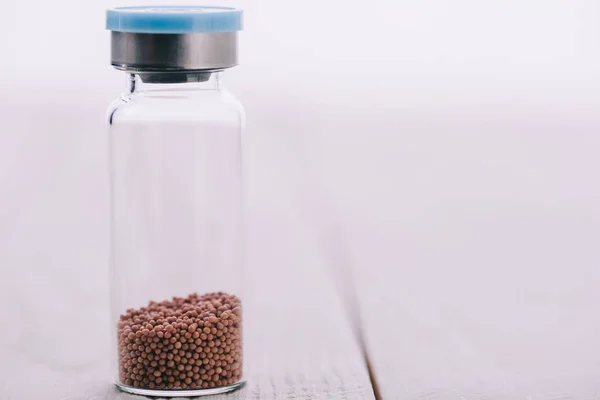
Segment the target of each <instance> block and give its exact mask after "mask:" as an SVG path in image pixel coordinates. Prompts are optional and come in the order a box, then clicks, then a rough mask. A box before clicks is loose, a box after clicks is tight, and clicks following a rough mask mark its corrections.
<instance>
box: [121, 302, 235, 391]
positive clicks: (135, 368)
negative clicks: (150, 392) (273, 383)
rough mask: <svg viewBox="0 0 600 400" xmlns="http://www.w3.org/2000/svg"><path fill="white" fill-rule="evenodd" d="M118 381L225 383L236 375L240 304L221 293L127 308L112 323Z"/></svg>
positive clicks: (161, 385)
mask: <svg viewBox="0 0 600 400" xmlns="http://www.w3.org/2000/svg"><path fill="white" fill-rule="evenodd" d="M118 341H119V378H120V381H121V383H123V384H125V385H129V386H134V387H138V388H150V389H199V388H205V389H206V388H216V387H220V386H225V385H230V384H233V383H235V382H237V381H239V380H240V378H241V377H242V307H241V302H240V300H239V299H238V298H237V297H235V296H233V295H229V294H226V293H223V292H216V293H207V294H205V295H202V296H199V295H198V294H197V293H194V294H191V295H189V296H188V297H187V298H177V297H175V298H173V300H172V301H163V302H160V303H156V302H153V301H151V302H150V304H149V305H148V306H147V307H142V308H140V309H138V310H134V309H129V310H127V312H126V313H125V314H123V315H121V319H120V321H119V323H118Z"/></svg>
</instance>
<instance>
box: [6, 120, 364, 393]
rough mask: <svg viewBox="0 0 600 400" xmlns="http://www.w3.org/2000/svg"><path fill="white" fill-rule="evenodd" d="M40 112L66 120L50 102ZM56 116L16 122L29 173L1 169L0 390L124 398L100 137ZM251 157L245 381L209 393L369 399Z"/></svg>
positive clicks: (316, 267)
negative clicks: (18, 177)
mask: <svg viewBox="0 0 600 400" xmlns="http://www.w3.org/2000/svg"><path fill="white" fill-rule="evenodd" d="M87 117H88V118H89V116H87ZM42 118H46V119H47V120H49V121H52V122H54V123H56V124H57V125H60V124H67V122H65V121H63V122H61V118H60V117H56V118H53V117H52V115H51V112H49V115H45V116H42ZM26 124H27V123H26ZM68 124H70V126H69V127H61V126H53V129H54V132H56V136H58V137H56V136H55V137H54V138H52V140H50V139H49V138H46V137H44V136H43V135H40V136H36V137H34V136H33V135H29V134H28V133H27V132H28V127H27V125H25V126H20V127H16V129H17V133H18V129H22V130H23V132H22V133H23V135H24V137H25V139H24V140H25V141H26V143H25V144H26V148H29V149H38V150H37V153H36V154H31V156H32V157H33V158H35V157H39V158H38V160H42V161H40V163H39V164H35V165H34V166H30V167H29V170H28V171H27V174H28V176H29V179H31V180H32V182H38V183H39V184H35V185H34V184H32V185H28V184H27V182H25V184H26V185H25V186H22V187H20V188H19V187H18V185H17V182H12V181H11V180H10V179H8V180H7V181H5V184H6V186H7V187H9V188H10V187H11V185H14V186H12V187H13V188H14V189H18V190H15V192H13V193H7V194H5V195H3V198H2V200H1V201H0V209H2V210H11V212H10V213H3V214H1V216H2V222H3V223H2V225H1V226H0V265H2V267H3V278H2V279H1V280H0V296H1V297H0V300H1V303H2V306H1V310H0V311H1V312H0V323H1V324H2V326H4V327H5V329H2V330H0V355H1V356H0V367H1V368H0V370H1V371H2V374H0V399H2V400H15V399H19V400H21V399H23V400H29V399H36V400H39V399H53V400H54V399H62V400H108V399H129V398H132V399H133V398H136V397H135V396H131V395H126V394H122V393H119V392H117V391H116V390H115V389H114V387H113V386H112V385H111V384H110V383H109V380H110V372H109V351H110V348H109V335H110V334H111V331H110V329H109V323H110V322H109V317H108V304H109V299H108V273H107V263H106V260H107V236H106V235H107V231H108V227H107V221H106V216H107V209H106V207H107V205H106V203H105V200H104V199H105V193H106V192H105V191H106V186H105V179H106V176H105V169H104V168H103V165H104V153H103V149H105V148H106V147H105V142H104V138H103V136H102V133H100V132H98V134H97V135H94V134H92V133H93V132H89V131H88V134H89V135H88V136H87V137H85V138H78V137H77V136H76V132H77V131H78V130H77V129H76V128H77V126H79V127H80V128H81V131H83V130H84V129H85V127H86V126H88V124H89V119H86V118H83V117H82V118H81V119H80V120H78V121H69V122H68ZM73 124H75V125H76V126H73ZM63 128H64V129H63ZM61 135H64V137H61ZM15 137H16V136H15ZM84 139H85V140H84ZM64 146H66V148H65V147H64ZM257 146H259V147H261V146H262V145H260V144H258V145H257ZM252 159H253V158H252V156H250V162H251V163H254V162H256V163H255V164H253V166H250V167H249V170H250V171H254V172H251V175H252V174H256V176H259V177H260V176H264V177H266V179H267V180H268V182H263V183H260V182H255V184H252V185H251V186H252V187H253V188H255V189H252V190H251V193H250V194H249V197H250V199H249V200H250V201H249V203H250V210H249V226H250V235H249V241H248V249H249V252H248V263H247V267H246V270H245V271H244V280H245V283H246V289H247V292H246V293H244V294H243V301H244V303H245V305H246V306H245V307H246V310H245V328H244V329H245V352H246V364H245V371H246V373H247V378H248V384H247V385H246V387H245V388H243V389H242V390H240V391H238V392H236V393H235V394H233V395H230V396H216V397H214V398H236V399H290V398H296V399H315V398H322V399H373V391H372V388H371V384H370V380H369V376H368V373H367V370H366V367H365V363H364V360H363V356H362V354H361V351H360V348H359V345H358V343H357V341H356V337H355V335H354V333H353V331H352V327H351V323H350V322H349V320H348V316H347V314H346V312H345V308H344V307H345V305H344V303H343V301H342V299H341V297H340V296H339V295H338V291H337V289H336V287H335V284H334V283H335V282H334V281H333V277H332V275H331V274H330V273H329V271H328V270H326V269H323V268H321V266H322V260H320V256H319V255H318V253H316V252H315V251H314V249H311V245H310V244H309V243H308V242H307V240H306V238H305V237H304V236H303V233H302V231H301V230H299V229H298V222H299V221H298V220H297V218H296V217H295V216H294V213H293V212H292V213H290V212H289V210H287V211H286V210H284V209H282V208H278V207H277V206H276V205H273V204H272V203H269V202H270V201H271V202H272V201H280V202H281V204H283V203H285V201H286V200H285V199H283V198H281V199H279V200H278V199H273V194H272V193H271V192H272V190H271V188H272V187H273V186H275V187H277V186H278V185H280V186H281V185H283V182H282V180H284V179H285V173H284V172H283V171H280V172H279V175H274V174H273V173H272V172H273V171H270V169H271V168H272V165H271V164H269V163H267V162H262V163H261V161H260V160H261V159H263V160H264V159H265V158H264V154H262V153H261V154H260V157H255V158H254V160H255V161H252ZM257 160H258V161H257ZM249 179H250V180H252V179H254V177H253V176H250V177H249ZM257 188H258V189H257ZM263 189H264V191H263ZM263 196H264V197H263Z"/></svg>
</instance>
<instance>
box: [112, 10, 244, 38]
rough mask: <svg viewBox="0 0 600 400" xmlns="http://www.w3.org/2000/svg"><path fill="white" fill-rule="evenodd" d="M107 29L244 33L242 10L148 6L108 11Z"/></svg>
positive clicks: (146, 31)
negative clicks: (241, 31) (242, 31)
mask: <svg viewBox="0 0 600 400" xmlns="http://www.w3.org/2000/svg"><path fill="white" fill-rule="evenodd" d="M106 29H108V30H110V31H119V32H136V33H210V32H235V31H240V30H242V10H240V9H237V8H230V7H203V6H199V7H196V6H145V7H117V8H111V9H109V10H106Z"/></svg>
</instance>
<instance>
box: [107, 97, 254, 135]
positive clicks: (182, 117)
mask: <svg viewBox="0 0 600 400" xmlns="http://www.w3.org/2000/svg"><path fill="white" fill-rule="evenodd" d="M107 120H108V123H109V124H110V125H114V124H118V123H128V122H144V121H148V122H152V121H157V122H163V121H167V122H168V121H191V122H206V123H224V124H234V123H235V124H238V125H241V126H243V125H244V124H245V113H244V107H243V106H242V104H241V103H240V101H239V100H238V99H237V98H236V97H235V96H234V95H233V94H232V93H231V92H229V91H227V90H224V89H220V90H200V91H189V92H184V91H178V92H172V93H170V92H169V91H165V92H162V93H144V92H140V93H124V94H122V95H120V96H119V97H118V98H117V99H115V100H114V101H113V102H112V103H111V104H110V105H109V107H108V110H107Z"/></svg>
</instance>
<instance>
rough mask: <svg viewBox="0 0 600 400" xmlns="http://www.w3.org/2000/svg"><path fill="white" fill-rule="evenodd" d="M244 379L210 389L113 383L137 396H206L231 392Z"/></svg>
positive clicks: (243, 382)
mask: <svg viewBox="0 0 600 400" xmlns="http://www.w3.org/2000/svg"><path fill="white" fill-rule="evenodd" d="M245 384H246V381H244V380H242V381H239V382H236V383H234V384H232V385H227V386H221V387H218V388H212V389H169V390H165V389H144V388H137V387H133V386H128V385H123V384H122V383H115V386H116V387H117V388H118V389H119V390H121V391H123V392H126V393H131V394H137V395H139V396H150V397H196V396H208V395H211V394H222V393H228V392H232V391H234V390H237V389H239V388H241V387H242V386H244V385H245Z"/></svg>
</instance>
